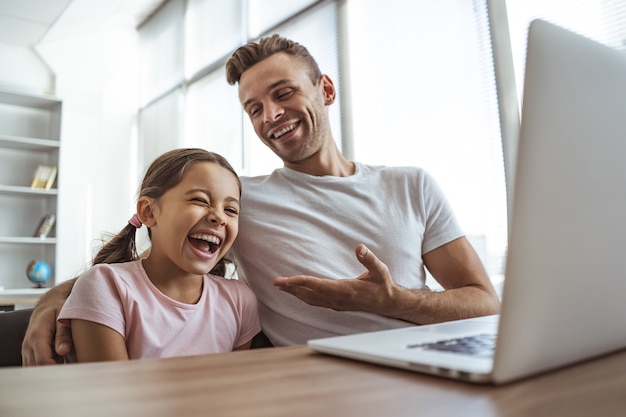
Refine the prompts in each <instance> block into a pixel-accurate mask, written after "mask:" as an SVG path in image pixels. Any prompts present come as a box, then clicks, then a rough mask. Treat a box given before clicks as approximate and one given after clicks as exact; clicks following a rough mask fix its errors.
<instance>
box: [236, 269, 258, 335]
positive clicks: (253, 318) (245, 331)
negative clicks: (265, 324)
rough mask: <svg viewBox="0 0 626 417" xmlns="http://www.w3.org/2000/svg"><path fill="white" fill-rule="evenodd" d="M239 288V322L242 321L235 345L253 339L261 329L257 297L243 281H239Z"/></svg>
mask: <svg viewBox="0 0 626 417" xmlns="http://www.w3.org/2000/svg"><path fill="white" fill-rule="evenodd" d="M238 284H240V285H239V287H240V290H239V295H240V297H239V304H240V308H239V320H240V321H239V323H241V326H240V331H239V336H238V337H237V340H235V343H234V347H237V346H241V345H242V344H244V343H247V342H249V341H250V340H252V338H253V337H254V336H256V334H257V333H259V332H260V331H261V323H260V321H259V312H258V304H257V299H256V297H255V295H254V293H253V292H252V290H251V289H250V288H249V287H248V286H247V285H245V284H244V283H243V282H241V281H239V282H238Z"/></svg>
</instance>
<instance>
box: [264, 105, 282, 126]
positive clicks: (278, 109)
mask: <svg viewBox="0 0 626 417" xmlns="http://www.w3.org/2000/svg"><path fill="white" fill-rule="evenodd" d="M284 112H285V111H284V109H283V106H281V105H279V104H276V103H270V104H269V105H266V106H265V110H264V122H265V123H272V122H275V121H276V120H278V119H280V117H281V116H282V115H283V113H284Z"/></svg>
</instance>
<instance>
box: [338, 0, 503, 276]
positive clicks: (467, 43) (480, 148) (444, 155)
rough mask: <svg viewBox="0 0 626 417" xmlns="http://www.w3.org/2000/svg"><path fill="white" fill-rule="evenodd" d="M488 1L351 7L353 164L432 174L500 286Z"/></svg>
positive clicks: (397, 1)
mask: <svg viewBox="0 0 626 417" xmlns="http://www.w3.org/2000/svg"><path fill="white" fill-rule="evenodd" d="M485 3H486V2H485V1H481V0H475V1H469V0H437V1H434V0H388V1H385V2H379V1H376V0H358V1H351V2H349V13H348V19H349V22H348V26H349V29H350V30H349V40H350V43H349V50H350V67H351V69H352V72H351V74H350V80H351V91H352V101H351V108H352V111H353V131H354V154H355V158H356V159H357V160H360V161H362V162H367V163H371V164H384V165H410V166H420V167H423V168H425V169H426V170H428V171H429V172H430V173H431V174H433V176H434V177H435V179H436V180H437V182H438V183H439V184H440V185H441V187H442V188H443V190H444V192H445V193H446V195H447V197H448V199H449V201H450V203H451V204H452V206H453V209H454V211H455V213H456V215H457V218H458V219H459V221H460V223H461V225H462V227H463V228H464V230H465V232H466V234H467V235H468V238H469V239H470V241H471V242H472V243H473V245H474V247H475V248H476V249H477V252H478V253H479V255H480V257H481V258H482V260H483V262H484V263H485V265H486V267H487V269H488V272H489V273H490V276H491V277H492V279H494V281H498V280H500V279H501V278H502V277H501V276H502V274H503V265H504V256H505V253H506V245H507V208H506V189H505V179H504V162H503V154H502V140H501V133H500V124H499V113H498V102H497V95H496V87H495V75H494V69H493V55H492V49H491V41H490V32H489V26H488V16H487V6H486V4H485Z"/></svg>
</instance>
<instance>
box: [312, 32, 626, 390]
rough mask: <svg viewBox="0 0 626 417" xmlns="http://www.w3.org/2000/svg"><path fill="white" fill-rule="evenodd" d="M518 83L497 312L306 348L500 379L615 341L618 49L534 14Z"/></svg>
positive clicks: (625, 276)
mask: <svg viewBox="0 0 626 417" xmlns="http://www.w3.org/2000/svg"><path fill="white" fill-rule="evenodd" d="M524 88H525V90H524V97H523V106H522V127H521V131H520V141H519V147H518V160H517V167H516V179H515V190H514V197H513V207H512V212H511V228H510V238H509V249H508V256H507V263H506V271H505V277H506V278H505V281H504V286H503V290H502V309H501V311H500V315H499V316H489V317H481V318H476V319H468V320H459V321H453V322H448V323H442V324H435V325H429V326H411V327H406V328H401V329H394V330H385V331H379V332H372V333H362V334H356V335H349V336H337V337H330V338H324V339H317V340H311V341H309V343H308V345H309V347H310V348H311V349H313V350H315V351H318V352H323V353H327V354H333V355H338V356H343V357H347V358H352V359H357V360H362V361H368V362H373V363H377V364H382V365H388V366H394V367H400V368H406V369H410V370H414V371H418V372H425V373H432V374H436V375H440V376H445V377H450V378H457V379H461V380H465V381H471V382H481V383H493V384H502V383H507V382H510V381H514V380H517V379H520V378H524V377H528V376H531V375H535V374H538V373H541V372H545V371H549V370H553V369H556V368H560V367H563V366H566V365H570V364H573V363H576V362H580V361H583V360H588V359H591V358H594V357H598V356H600V355H604V354H607V353H609V352H613V351H617V350H620V349H623V348H626V52H622V51H617V50H613V49H611V48H609V47H606V46H603V45H601V44H598V43H596V42H593V41H591V40H589V39H586V38H584V37H582V36H579V35H577V34H574V33H571V32H569V31H566V30H565V29H562V28H560V27H557V26H555V25H552V24H550V23H547V22H544V21H541V20H535V21H533V22H532V24H531V26H530V29H529V37H528V50H527V62H526V80H525V87H524ZM480 334H482V335H487V336H481V337H479V338H476V337H475V336H476V335H480ZM496 335H497V337H496ZM485 338H486V339H491V343H492V346H489V343H490V342H489V340H487V341H484V340H483V341H482V342H481V341H480V340H481V339H485ZM476 339H478V340H476Z"/></svg>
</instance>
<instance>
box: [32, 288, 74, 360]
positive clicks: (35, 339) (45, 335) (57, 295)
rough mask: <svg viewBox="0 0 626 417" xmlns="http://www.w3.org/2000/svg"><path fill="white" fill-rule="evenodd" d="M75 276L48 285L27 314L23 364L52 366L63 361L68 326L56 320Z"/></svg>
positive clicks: (68, 344) (68, 348) (69, 336)
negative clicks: (52, 286)
mask: <svg viewBox="0 0 626 417" xmlns="http://www.w3.org/2000/svg"><path fill="white" fill-rule="evenodd" d="M75 281H76V278H74V279H72V280H69V281H65V282H63V283H61V284H59V285H57V286H56V287H54V288H51V289H50V290H49V291H48V292H47V293H46V294H45V295H44V296H43V297H41V299H40V300H39V302H38V303H37V305H36V306H35V308H34V309H33V313H32V314H31V316H30V321H29V323H28V328H27V329H26V334H25V336H24V341H23V342H22V364H23V365H24V366H35V365H52V364H55V363H60V362H62V359H63V356H65V355H67V354H68V353H69V352H70V351H71V349H72V334H71V332H70V329H69V327H67V326H63V325H61V324H59V323H58V322H57V317H58V316H59V312H60V311H61V307H63V303H65V300H66V299H67V297H68V296H69V295H70V292H71V291H72V287H73V286H74V282H75Z"/></svg>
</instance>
